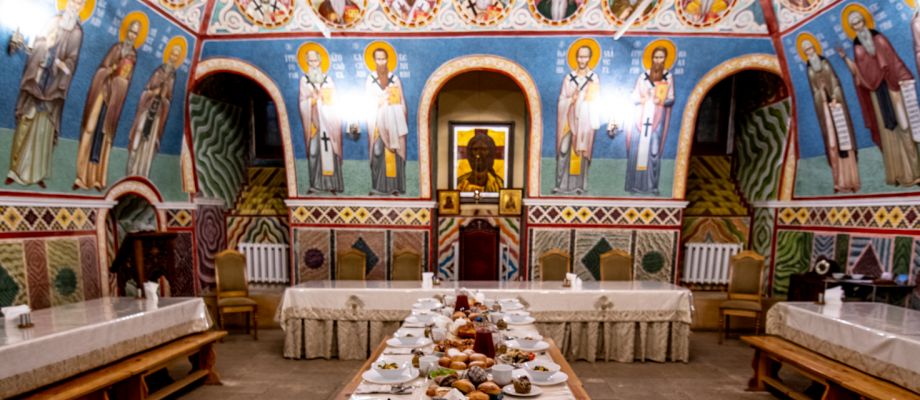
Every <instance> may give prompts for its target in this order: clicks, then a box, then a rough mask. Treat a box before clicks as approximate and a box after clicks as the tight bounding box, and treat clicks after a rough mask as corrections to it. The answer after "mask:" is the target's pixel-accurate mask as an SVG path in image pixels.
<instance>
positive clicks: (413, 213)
mask: <svg viewBox="0 0 920 400" xmlns="http://www.w3.org/2000/svg"><path fill="white" fill-rule="evenodd" d="M291 217H292V221H293V222H294V223H295V224H311V225H312V224H317V225H324V224H336V225H338V224H355V225H358V224H360V225H394V226H428V224H429V223H430V222H431V210H430V209H428V208H418V207H412V208H403V207H400V208H396V207H393V208H386V207H352V206H343V207H332V206H318V207H296V208H294V209H292V213H291Z"/></svg>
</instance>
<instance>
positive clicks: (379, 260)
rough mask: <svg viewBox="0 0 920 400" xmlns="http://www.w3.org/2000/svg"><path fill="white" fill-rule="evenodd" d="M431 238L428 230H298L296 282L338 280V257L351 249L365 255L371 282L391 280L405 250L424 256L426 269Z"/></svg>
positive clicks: (423, 263)
mask: <svg viewBox="0 0 920 400" xmlns="http://www.w3.org/2000/svg"><path fill="white" fill-rule="evenodd" d="M428 234H429V232H428V231H427V230H415V229H413V230H395V229H387V230H383V229H378V230H363V229H323V228H295V229H294V238H295V240H294V249H295V253H294V256H295V257H296V261H295V262H296V267H295V270H296V275H297V276H296V278H295V279H296V281H297V282H305V281H310V280H324V279H334V275H335V273H334V270H335V263H336V260H335V255H336V254H338V253H340V252H343V251H346V250H349V249H356V250H359V251H361V252H364V253H365V256H366V261H367V264H366V270H365V273H366V277H367V279H370V280H387V279H389V278H390V269H391V268H392V257H393V253H395V252H397V251H401V250H409V251H413V252H417V253H420V254H421V255H422V266H423V268H425V266H427V265H428V264H427V262H428Z"/></svg>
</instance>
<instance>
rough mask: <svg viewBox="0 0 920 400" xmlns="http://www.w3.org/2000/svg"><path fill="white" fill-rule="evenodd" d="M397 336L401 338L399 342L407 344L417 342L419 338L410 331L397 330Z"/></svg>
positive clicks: (397, 338)
mask: <svg viewBox="0 0 920 400" xmlns="http://www.w3.org/2000/svg"><path fill="white" fill-rule="evenodd" d="M410 335H411V336H410ZM395 336H396V340H399V343H400V344H402V345H405V346H408V345H413V344H416V343H418V340H419V337H418V336H415V335H412V334H410V333H402V332H396V335H395Z"/></svg>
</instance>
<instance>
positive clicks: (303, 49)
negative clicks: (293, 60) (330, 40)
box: [297, 42, 329, 74]
mask: <svg viewBox="0 0 920 400" xmlns="http://www.w3.org/2000/svg"><path fill="white" fill-rule="evenodd" d="M310 50H313V51H315V52H316V53H317V54H319V59H320V61H319V64H320V68H321V69H322V70H323V73H324V74H325V73H326V72H327V71H329V53H328V52H327V51H326V48H324V47H323V45H321V44H319V43H316V42H306V43H304V44H302V45H300V48H299V49H297V64H298V65H300V70H301V71H303V73H307V72H308V71H309V70H310V67H309V66H308V65H307V52H309V51H310Z"/></svg>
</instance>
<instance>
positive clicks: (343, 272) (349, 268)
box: [335, 249, 367, 281]
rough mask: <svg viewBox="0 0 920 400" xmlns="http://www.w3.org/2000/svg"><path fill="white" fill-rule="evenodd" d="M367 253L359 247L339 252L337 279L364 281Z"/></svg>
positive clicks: (336, 267) (336, 266)
mask: <svg viewBox="0 0 920 400" xmlns="http://www.w3.org/2000/svg"><path fill="white" fill-rule="evenodd" d="M366 263H367V255H366V254H364V252H363V251H361V250H358V249H349V250H346V251H343V252H341V253H339V254H338V257H337V258H336V262H335V279H336V280H340V281H342V280H344V281H363V280H364V268H365V264H366Z"/></svg>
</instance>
